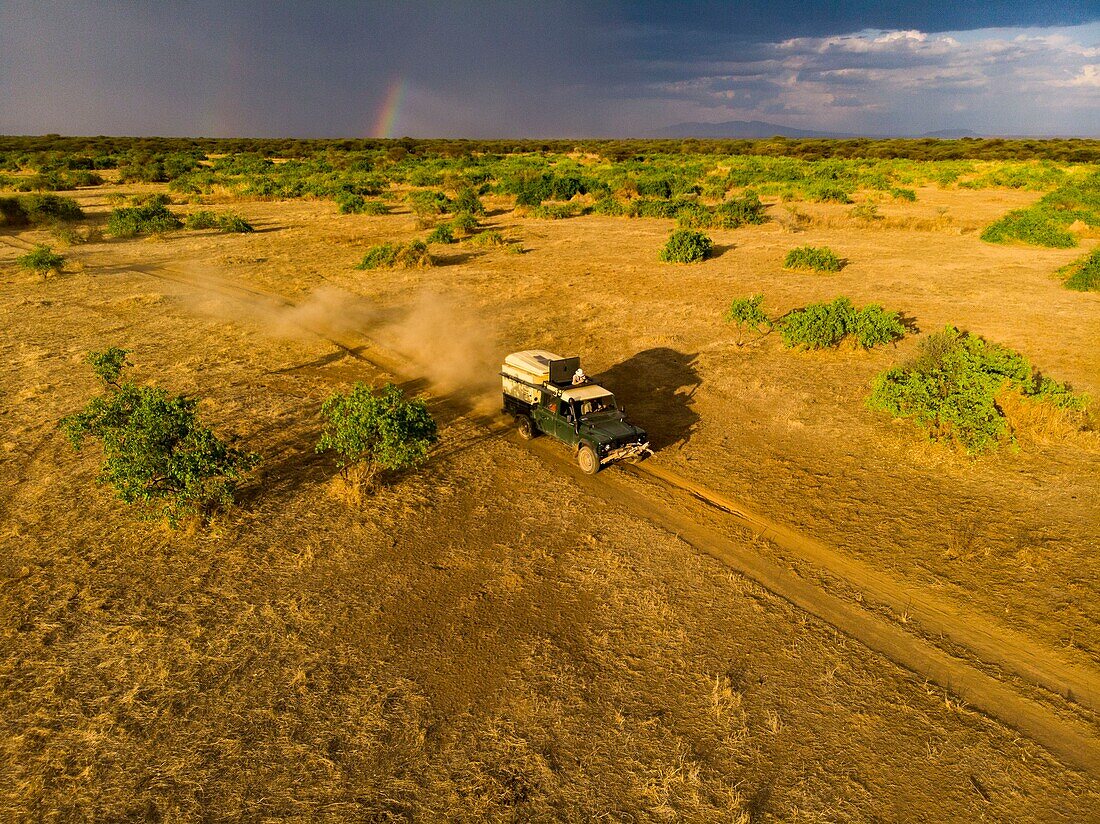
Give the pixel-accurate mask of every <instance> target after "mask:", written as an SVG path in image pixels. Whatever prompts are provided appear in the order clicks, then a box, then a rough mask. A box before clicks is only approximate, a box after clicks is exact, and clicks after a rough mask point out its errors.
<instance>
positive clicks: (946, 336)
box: [867, 326, 1089, 453]
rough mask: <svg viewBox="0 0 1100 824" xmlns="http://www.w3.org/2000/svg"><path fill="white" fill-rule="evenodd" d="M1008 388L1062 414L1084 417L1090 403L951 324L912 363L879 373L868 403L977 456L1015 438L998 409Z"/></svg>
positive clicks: (929, 339)
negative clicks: (906, 419)
mask: <svg viewBox="0 0 1100 824" xmlns="http://www.w3.org/2000/svg"><path fill="white" fill-rule="evenodd" d="M1005 389H1014V390H1016V391H1018V392H1019V393H1020V394H1021V395H1023V396H1024V397H1025V398H1032V399H1033V400H1035V401H1037V402H1044V403H1050V404H1052V405H1054V406H1057V407H1059V408H1061V409H1064V410H1070V411H1077V412H1082V411H1083V410H1085V408H1086V407H1087V406H1088V404H1089V398H1088V397H1087V396H1085V395H1081V394H1077V393H1074V392H1072V391H1071V390H1070V388H1069V387H1068V386H1066V385H1065V384H1062V383H1059V382H1057V381H1053V380H1051V379H1049V378H1044V377H1042V376H1040V375H1039V374H1037V373H1036V372H1035V371H1034V369H1033V368H1032V366H1031V364H1030V363H1029V362H1028V360H1027V359H1026V358H1025V357H1024V356H1023V355H1021V354H1019V353H1018V352H1015V351H1013V350H1012V349H1009V348H1007V347H1005V346H1000V345H999V344H996V343H989V342H987V341H985V340H983V339H982V338H980V337H978V336H976V335H971V334H969V333H967V332H960V331H959V330H958V329H955V328H954V327H950V326H949V327H947V328H946V329H944V330H943V331H942V332H939V333H937V334H934V335H930V336H929V337H927V338H925V339H924V340H923V341H921V345H920V350H919V353H918V355H917V357H916V358H915V359H914V360H912V361H910V362H909V363H907V364H904V365H902V366H899V367H894V368H893V369H888V370H886V371H885V372H883V373H882V374H880V375H879V376H878V377H877V378H876V379H875V382H874V385H873V389H872V392H871V395H870V397H869V398H868V400H867V404H868V406H869V407H870V408H872V409H877V410H882V411H885V412H889V413H890V414H891V415H893V416H894V417H898V418H911V419H912V420H914V421H915V422H916V423H917V424H919V425H920V426H922V427H924V428H925V429H926V430H927V432H928V434H929V436H930V437H932V438H933V439H935V440H942V441H950V442H954V443H957V444H958V445H960V446H961V447H963V448H964V449H965V450H966V451H967V452H971V453H974V452H980V451H982V450H985V449H990V448H992V447H994V446H996V445H997V444H999V443H1003V442H1005V441H1007V440H1010V439H1011V432H1010V431H1009V427H1008V423H1007V421H1006V419H1005V416H1004V412H1003V411H1002V409H1001V407H1000V405H999V404H998V403H997V396H998V394H999V393H1001V392H1002V391H1004V390H1005Z"/></svg>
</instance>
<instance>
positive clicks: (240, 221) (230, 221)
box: [218, 212, 256, 234]
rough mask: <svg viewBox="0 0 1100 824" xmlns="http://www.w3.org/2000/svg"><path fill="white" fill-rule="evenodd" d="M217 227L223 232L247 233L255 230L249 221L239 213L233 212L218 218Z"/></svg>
mask: <svg viewBox="0 0 1100 824" xmlns="http://www.w3.org/2000/svg"><path fill="white" fill-rule="evenodd" d="M218 228H219V229H221V230H222V231H223V232H230V233H236V234H249V233H251V232H255V231H256V229H255V227H254V226H253V225H252V224H251V223H249V222H248V221H247V220H245V219H244V218H243V217H241V216H240V215H236V214H233V213H232V212H230V213H228V214H224V215H222V216H221V217H219V218H218Z"/></svg>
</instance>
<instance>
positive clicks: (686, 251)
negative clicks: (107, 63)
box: [660, 229, 714, 263]
mask: <svg viewBox="0 0 1100 824" xmlns="http://www.w3.org/2000/svg"><path fill="white" fill-rule="evenodd" d="M713 245H714V244H713V242H712V241H711V239H710V238H709V237H707V236H706V235H704V234H703V233H702V232H695V231H692V230H691V229H679V230H677V231H675V232H673V233H672V234H671V235H670V236H669V238H668V242H667V243H665V245H664V248H663V249H661V254H660V258H661V260H663V261H664V262H665V263H698V262H699V261H702V260H705V259H706V257H707V255H709V254H710V252H711V249H712V248H713Z"/></svg>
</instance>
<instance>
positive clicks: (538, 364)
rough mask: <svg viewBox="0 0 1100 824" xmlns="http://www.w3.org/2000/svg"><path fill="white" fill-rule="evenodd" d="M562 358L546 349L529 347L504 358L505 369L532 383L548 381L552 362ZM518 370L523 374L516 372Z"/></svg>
mask: <svg viewBox="0 0 1100 824" xmlns="http://www.w3.org/2000/svg"><path fill="white" fill-rule="evenodd" d="M561 359H562V357H561V355H555V354H554V353H553V352H547V351H546V350H545V349H527V350H525V351H523V352H513V353H512V354H511V355H508V356H507V357H506V358H505V359H504V371H505V372H508V373H510V374H513V375H515V376H516V377H522V378H524V379H525V380H527V381H530V382H531V383H546V381H548V380H550V363H551V362H552V361H556V360H561ZM516 372H519V373H523V374H516Z"/></svg>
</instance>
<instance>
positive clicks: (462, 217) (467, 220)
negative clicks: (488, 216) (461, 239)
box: [450, 212, 481, 235]
mask: <svg viewBox="0 0 1100 824" xmlns="http://www.w3.org/2000/svg"><path fill="white" fill-rule="evenodd" d="M450 226H451V228H452V229H453V230H454V231H455V232H457V233H458V234H460V235H472V234H473V233H474V232H476V231H477V230H478V229H479V228H480V227H481V224H480V223H478V222H477V218H476V217H474V216H473V215H472V214H470V213H469V212H459V213H458V214H457V215H455V216H454V218H453V219H452V220H451V223H450Z"/></svg>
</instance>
